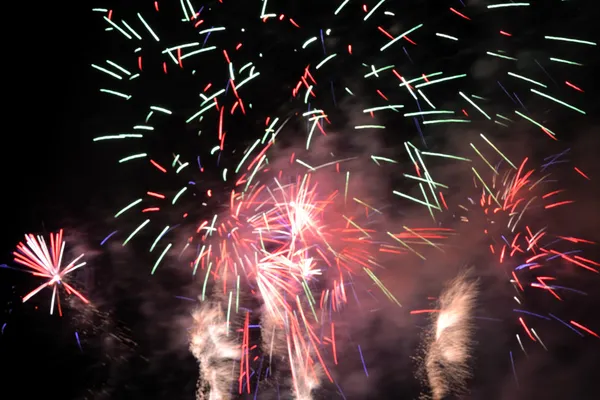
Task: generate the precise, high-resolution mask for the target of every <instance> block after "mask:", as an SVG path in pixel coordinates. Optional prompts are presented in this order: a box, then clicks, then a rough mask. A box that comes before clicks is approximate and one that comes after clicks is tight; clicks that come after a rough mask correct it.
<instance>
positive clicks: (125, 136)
mask: <svg viewBox="0 0 600 400" xmlns="http://www.w3.org/2000/svg"><path fill="white" fill-rule="evenodd" d="M143 137H144V135H141V134H136V133H121V134H119V135H107V136H98V137H95V138H94V139H93V141H94V142H99V141H101V140H112V139H129V138H135V139H140V138H143Z"/></svg>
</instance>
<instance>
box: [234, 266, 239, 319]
mask: <svg viewBox="0 0 600 400" xmlns="http://www.w3.org/2000/svg"><path fill="white" fill-rule="evenodd" d="M239 308H240V276H239V275H238V276H237V281H236V284H235V313H236V314H237V313H238V309H239Z"/></svg>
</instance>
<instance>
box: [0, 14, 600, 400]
mask: <svg viewBox="0 0 600 400" xmlns="http://www.w3.org/2000/svg"><path fill="white" fill-rule="evenodd" d="M84 3H85V2H75V3H74V4H69V3H68V2H58V3H56V2H55V3H43V4H39V5H38V4H36V5H35V6H34V5H32V8H31V9H26V8H21V9H19V10H16V9H14V11H12V12H10V13H8V14H7V15H6V16H5V20H6V24H5V25H4V27H3V28H2V29H3V33H4V35H3V36H4V43H5V45H6V46H7V48H5V50H4V54H5V56H4V60H3V61H4V62H3V68H5V71H6V72H5V73H4V74H3V77H4V81H5V84H4V91H3V92H4V93H3V98H4V100H5V101H4V103H5V104H4V106H3V109H4V121H5V124H4V129H3V134H2V139H1V141H0V146H1V151H2V154H1V158H0V162H1V163H2V167H1V168H0V174H1V176H2V184H3V185H2V188H3V190H2V207H1V208H0V210H1V211H0V212H1V217H0V221H1V223H2V233H3V235H2V241H1V242H0V250H1V251H0V261H1V262H7V263H10V261H11V259H12V257H11V255H10V252H11V251H12V249H13V248H14V245H15V244H16V243H17V242H18V241H20V240H21V239H22V234H23V233H24V232H48V231H54V230H55V229H57V228H59V227H65V228H73V229H75V230H76V231H77V232H81V233H80V235H81V237H80V238H79V239H81V242H82V243H88V242H89V243H97V242H98V238H101V237H102V235H103V234H104V233H105V232H106V229H105V227H104V226H103V225H102V223H103V221H104V219H105V218H107V216H108V215H110V213H111V212H112V210H114V209H115V207H114V204H113V202H114V201H115V200H114V199H113V197H114V196H112V194H113V193H116V192H118V191H119V190H122V189H123V188H127V186H128V184H127V179H126V177H120V176H119V174H116V171H118V170H117V169H115V168H113V167H110V166H108V165H107V164H108V163H107V162H106V153H105V152H102V151H99V150H98V149H97V147H96V146H94V145H93V144H92V142H91V140H90V139H91V137H93V136H97V133H98V132H103V131H106V130H108V128H109V127H110V126H111V124H112V123H113V120H110V119H109V118H105V114H106V113H107V112H109V111H110V110H111V109H110V107H109V106H107V104H106V103H105V102H103V101H101V100H98V98H99V94H98V93H97V86H98V85H97V83H96V80H97V79H98V75H97V74H96V73H95V72H93V70H92V69H91V68H89V65H90V64H91V63H92V62H97V61H98V60H99V59H102V58H103V57H104V55H105V54H109V53H110V51H111V44H110V43H109V42H108V40H106V39H105V36H104V35H102V32H101V31H100V30H99V29H98V25H97V24H95V22H92V21H93V20H95V19H93V15H92V13H91V11H90V8H91V6H92V5H95V4H91V5H89V6H88V5H87V4H84ZM579 3H580V4H581V6H580V8H577V11H575V12H573V13H572V15H566V16H565V15H556V14H553V12H552V10H548V11H545V12H547V14H545V13H540V14H538V15H537V18H534V19H535V20H537V21H538V23H537V24H538V25H539V26H532V28H531V29H543V28H545V29H547V28H548V27H549V26H552V25H562V27H563V28H564V26H565V25H566V24H569V26H571V27H573V26H580V27H581V28H580V29H581V32H582V33H584V34H586V35H585V36H587V38H590V39H592V40H594V39H593V38H594V37H595V38H598V37H600V34H598V28H597V20H594V18H593V13H594V9H595V8H597V7H595V5H594V4H593V2H588V3H586V2H579ZM587 4H590V6H588V5H587ZM23 6H25V4H23ZM98 6H104V5H103V4H98ZM290 7H291V8H297V9H301V7H294V6H290ZM548 8H551V7H548ZM311 9H312V8H310V7H309V6H308V5H307V6H306V7H305V9H304V11H301V12H300V13H301V15H304V16H305V17H306V19H307V20H312V17H307V15H308V13H309V11H310V10H311ZM302 12H303V13H304V14H302ZM418 12H421V13H423V15H427V14H426V11H425V10H418ZM415 13H417V10H415ZM427 17H429V18H431V19H434V20H435V18H436V15H435V14H430V15H427ZM319 18H327V17H317V16H315V17H314V20H313V21H312V22H313V23H315V24H317V22H316V21H317V20H318V19H319ZM423 18H425V17H423ZM534 19H532V20H534ZM9 25H10V26H9ZM561 29H562V28H561ZM565 29H566V28H565ZM589 32H596V34H589ZM472 34H473V35H476V34H477V31H474V32H472ZM364 40H368V38H365V39H364ZM547 50H551V49H547ZM596 54H597V55H598V52H596ZM599 59H600V57H598V58H596V61H595V65H596V68H597V67H598V60H599ZM593 70H594V66H593V64H592V65H591V66H590V67H589V68H588V69H586V72H585V73H584V75H582V81H583V80H587V82H588V84H587V85H586V88H587V89H588V91H591V92H595V93H597V90H598V89H597V88H598V84H597V82H598V79H597V78H594V76H593V75H594V72H593ZM596 70H597V69H596ZM585 74H587V75H585ZM588 99H589V102H588V103H587V104H588V105H589V107H588V109H587V110H588V111H589V113H590V114H592V115H593V114H594V113H595V112H596V110H598V109H599V108H600V107H599V104H600V103H599V102H598V95H595V96H589V97H588ZM595 120H597V118H594V117H592V118H590V121H592V122H590V123H589V125H590V126H592V127H591V128H589V127H586V128H584V129H582V130H581V131H579V132H578V134H579V135H580V136H581V137H582V138H586V140H587V142H586V143H589V144H590V146H593V145H597V139H595V138H594V137H593V136H591V135H593V134H596V135H597V133H598V130H597V128H594V126H596V125H593V121H595ZM90 131H93V132H94V133H93V134H92V133H90ZM590 138H591V139H590ZM572 140H573V139H572ZM573 141H575V140H573ZM596 154H597V153H596ZM592 160H593V157H592V158H590V161H592ZM113 164H114V163H113ZM596 204H597V203H596ZM98 210H100V212H98ZM596 212H599V211H598V209H596ZM97 214H101V215H97ZM98 250H99V248H97V247H94V248H93V251H92V252H93V253H94V252H96V251H98ZM93 260H94V263H95V266H94V268H97V266H98V265H107V264H111V259H110V258H109V257H108V256H106V255H98V256H95V257H93ZM106 268H107V269H106V271H110V268H109V267H106ZM99 275H102V276H99ZM109 275H110V274H109ZM115 276H120V275H118V274H116V275H115ZM81 278H82V280H83V281H84V282H85V284H86V287H87V289H88V291H89V292H91V293H94V292H98V293H102V287H106V286H107V285H106V284H105V281H106V280H110V279H112V277H110V276H109V277H106V275H105V274H104V273H102V274H98V273H97V272H96V273H92V272H90V273H89V274H88V275H84V276H82V277H81ZM164 281H165V280H163V282H164ZM166 281H167V282H168V283H167V285H168V286H172V287H173V289H174V293H176V294H178V295H187V293H186V289H185V288H183V289H180V288H179V289H178V284H179V281H178V278H177V276H172V277H171V278H170V279H167V280H166ZM103 282H104V283H103ZM593 283H594V284H596V283H598V282H597V280H596V281H594V282H593ZM152 284H153V283H150V282H148V285H152ZM103 285H104V286H103ZM586 285H587V284H586ZM30 286H31V278H30V277H29V276H26V275H22V274H18V273H14V272H12V271H7V270H0V299H1V302H0V304H1V306H2V308H3V310H2V311H3V314H2V316H1V319H0V324H4V322H7V325H6V328H5V333H4V335H2V336H0V361H1V363H0V365H1V367H0V369H2V370H3V372H2V375H0V376H1V378H0V380H1V381H2V390H3V391H2V393H3V395H2V396H3V397H4V396H6V398H7V399H13V398H22V399H29V398H36V397H38V396H45V397H60V398H63V399H71V398H73V399H75V398H82V397H86V396H87V397H88V398H90V399H92V398H102V397H101V396H100V395H99V394H98V393H100V394H102V391H103V389H102V387H103V386H104V383H105V382H107V381H111V380H113V381H119V382H121V383H119V385H120V386H119V385H118V387H119V390H118V391H116V392H110V394H106V395H105V396H107V397H106V398H115V399H116V398H137V397H136V396H139V397H140V398H142V397H143V398H146V399H154V398H156V399H167V398H190V399H191V398H193V394H192V393H193V388H194V387H195V380H196V377H195V375H194V374H195V371H196V367H195V362H194V360H193V358H192V357H191V356H189V355H188V356H186V355H181V350H177V351H175V352H173V353H175V355H173V354H170V353H171V352H170V350H172V349H171V347H170V346H172V345H171V344H169V345H167V344H165V343H166V342H173V338H172V337H170V336H169V333H168V330H169V329H170V328H171V327H172V326H165V327H161V328H160V329H158V331H160V332H158V333H156V335H157V337H156V338H153V339H152V340H148V341H147V342H144V338H143V335H140V334H137V335H136V334H135V333H131V332H135V329H136V327H142V332H143V331H146V330H147V329H149V327H148V325H149V324H144V323H143V322H140V321H139V320H138V318H141V315H140V313H139V312H129V308H128V307H130V308H131V309H135V308H136V307H135V304H133V303H135V301H134V300H131V301H124V303H127V304H124V305H123V304H122V305H123V308H122V309H120V311H118V312H115V311H114V309H112V308H111V307H106V312H109V313H110V317H106V316H105V315H104V314H101V313H100V314H99V313H91V314H89V313H88V312H87V311H81V309H79V308H76V309H75V310H74V311H70V310H69V309H67V310H66V311H65V314H66V315H65V317H64V318H62V319H61V318H58V317H57V316H56V315H55V316H49V315H48V313H47V309H46V307H47V304H46V303H45V302H43V301H40V302H39V303H36V302H33V301H32V302H31V303H26V304H25V305H22V304H21V303H20V300H19V296H22V295H23V294H24V293H26V292H27V291H28V290H27V288H29V287H30ZM184 286H185V285H184ZM590 287H591V288H592V290H594V289H593V287H592V286H591V285H590ZM594 287H597V286H594ZM148 290H151V287H150V289H148ZM596 291H597V290H596ZM111 293H112V292H111ZM113 294H114V293H113ZM130 297H131V296H130ZM591 297H593V294H592V296H591ZM130 303H131V304H130ZM596 304H597V303H596ZM38 305H39V309H38V307H37V306H38ZM113 305H114V304H113ZM74 307H75V306H74ZM152 307H157V308H152ZM65 308H66V307H65ZM99 308H100V309H102V308H103V307H102V304H100V306H99ZM150 308H151V309H152V310H155V311H156V313H157V314H159V315H160V313H162V312H165V310H169V312H172V313H173V314H176V315H182V316H183V315H185V314H186V312H187V310H188V308H187V306H186V305H185V304H182V303H181V302H178V301H174V300H173V299H172V297H171V296H166V295H165V297H164V298H159V299H156V303H153V305H152V306H151V307H150ZM103 312H104V311H103ZM78 313H82V314H83V316H82V315H79V314H78ZM148 313H151V312H150V311H148ZM141 314H143V313H141ZM576 314H578V315H579V316H582V317H583V318H587V321H590V322H593V323H595V324H596V325H595V326H596V327H597V326H598V324H597V318H595V317H594V316H595V315H597V308H594V304H593V302H592V304H591V305H590V306H587V308H582V309H579V310H578V311H577V313H576ZM128 329H131V332H129V330H128ZM75 332H78V333H79V334H80V337H81V338H82V347H83V351H81V350H80V349H79V347H78V343H77V341H76V339H75ZM110 333H112V334H113V335H114V337H115V338H116V339H115V338H112V339H111V337H112V336H111V334H110ZM161 335H165V336H164V337H163V336H161ZM559 338H560V345H558V346H557V347H555V348H554V349H555V350H554V352H553V357H554V358H555V360H557V361H556V362H557V363H558V364H559V365H563V366H564V368H560V367H559V368H558V370H553V369H552V368H551V367H548V369H549V370H550V372H548V374H547V375H546V376H547V377H548V378H544V374H545V372H544V370H543V368H542V367H541V366H540V370H539V371H533V372H530V374H531V375H532V376H533V375H535V376H536V377H537V378H535V379H534V378H531V379H532V381H533V382H535V384H533V383H532V385H534V386H536V387H539V385H544V386H546V387H545V388H543V389H544V396H545V398H570V397H561V396H562V395H557V396H556V397H553V395H552V392H553V391H552V386H553V385H560V386H563V387H572V388H573V390H574V391H573V392H572V393H575V392H576V393H577V396H576V397H572V398H589V399H592V398H595V396H594V395H593V394H592V391H593V388H594V387H595V382H594V377H596V380H597V377H598V375H597V371H595V369H596V368H597V365H598V364H597V362H596V364H594V362H593V360H596V361H598V358H593V356H594V355H597V354H598V351H599V346H600V344H599V343H600V341H594V340H591V339H590V338H586V339H585V342H582V341H581V340H580V338H579V337H577V336H574V335H572V336H569V335H566V336H564V340H563V338H562V337H560V336H559ZM559 338H557V341H559ZM179 339H181V338H178V339H176V340H175V342H176V343H177V340H179ZM130 340H131V341H132V342H135V343H136V345H135V346H134V345H131V343H132V342H130ZM110 341H114V343H112V342H110ZM157 343H161V345H157ZM182 346H183V348H184V347H185V345H182ZM484 353H485V351H484ZM502 354H503V355H506V352H504V353H502ZM494 357H496V355H494ZM590 357H592V358H591V360H592V361H590ZM497 363H499V364H502V365H503V366H504V367H498V368H499V370H500V372H499V373H498V376H501V377H502V378H501V379H499V381H500V382H496V385H497V387H502V386H504V385H505V382H506V380H507V379H510V378H511V376H510V373H508V374H507V371H506V368H505V367H506V360H505V359H504V360H500V359H498V361H497V362H496V361H490V362H489V363H488V364H490V365H493V364H497ZM490 365H487V366H488V367H490ZM580 367H581V368H580ZM578 368H580V369H581V370H578ZM149 371H150V372H149ZM489 371H493V368H492V369H490V370H489ZM557 371H558V372H557ZM574 371H575V372H574ZM152 374H153V375H152ZM528 374H529V372H528ZM114 375H119V376H118V377H115V376H114ZM484 375H486V374H484ZM487 375H493V374H492V373H491V372H489V373H487ZM152 376H154V377H156V376H158V377H159V378H158V379H155V378H152ZM507 376H508V378H506V377H507ZM127 377H130V378H127ZM559 377H562V380H561V379H559ZM127 379H129V380H130V384H128V385H127V384H122V382H123V381H125V380H127ZM484 381H485V380H484ZM491 381H493V378H489V379H488V380H487V381H486V382H487V383H490V382H491ZM486 382H484V383H486ZM521 384H522V385H523V386H525V385H527V382H521ZM408 386H409V387H408V389H407V390H406V391H404V389H402V388H398V387H396V388H395V389H394V390H390V393H389V397H385V398H414V397H416V395H417V393H418V384H412V386H411V385H408ZM548 386H549V387H550V388H548ZM88 388H91V391H92V392H93V393H94V394H92V393H89V394H87V395H86V391H87V389H88ZM548 389H550V390H548ZM540 390H542V388H540ZM482 392H486V391H485V390H483V389H482ZM508 392H510V391H506V390H505V391H502V390H499V391H497V392H496V394H498V395H499V396H501V397H498V398H507V399H508V398H523V399H525V398H536V395H535V394H532V393H536V392H535V391H533V392H532V391H528V390H523V391H522V392H510V394H509V393H508ZM107 393H108V392H107ZM486 393H487V394H486V395H489V391H487V392H486ZM519 393H521V394H519ZM561 393H564V392H561ZM474 395H475V398H481V397H478V395H477V391H475V394H474ZM98 396H100V397H98ZM404 396H406V397H404ZM488 397H489V396H488ZM379 398H382V397H379Z"/></svg>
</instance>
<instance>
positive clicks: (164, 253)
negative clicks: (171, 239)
mask: <svg viewBox="0 0 600 400" xmlns="http://www.w3.org/2000/svg"><path fill="white" fill-rule="evenodd" d="M171 246H173V243H169V244H168V245H167V247H166V248H165V249H164V250H163V252H162V253H161V255H160V257H158V259H157V260H156V262H155V263H154V267H152V271H150V275H154V273H155V272H156V269H157V268H158V265H159V264H160V262H161V261H162V259H163V258H164V256H165V255H166V254H167V251H169V249H170V248H171Z"/></svg>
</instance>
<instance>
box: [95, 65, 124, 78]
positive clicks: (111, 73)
mask: <svg viewBox="0 0 600 400" xmlns="http://www.w3.org/2000/svg"><path fill="white" fill-rule="evenodd" d="M92 68H94V69H97V70H98V71H100V72H104V73H105V74H107V75H110V76H112V77H113V78H117V79H119V80H121V79H123V77H122V76H121V75H118V74H115V73H114V72H112V71H109V70H107V69H106V68H102V67H100V66H99V65H96V64H92Z"/></svg>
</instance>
